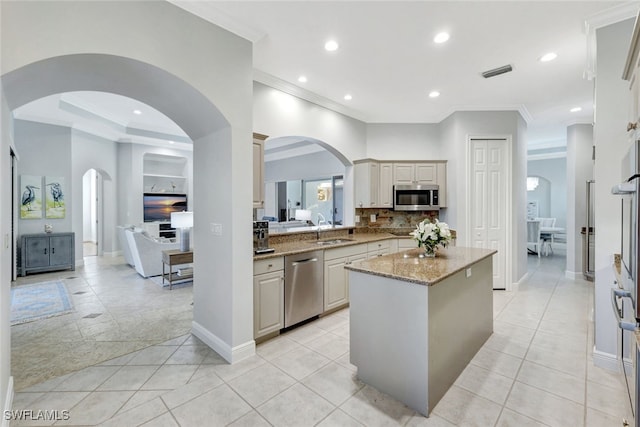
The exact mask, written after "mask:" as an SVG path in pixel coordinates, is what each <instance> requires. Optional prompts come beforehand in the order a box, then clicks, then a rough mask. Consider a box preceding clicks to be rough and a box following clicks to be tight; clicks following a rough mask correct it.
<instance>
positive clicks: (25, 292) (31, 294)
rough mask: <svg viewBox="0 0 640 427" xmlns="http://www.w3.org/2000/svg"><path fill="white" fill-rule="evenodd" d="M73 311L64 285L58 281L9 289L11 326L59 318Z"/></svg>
mask: <svg viewBox="0 0 640 427" xmlns="http://www.w3.org/2000/svg"><path fill="white" fill-rule="evenodd" d="M72 311H73V304H72V303H71V298H69V293H68V292H67V288H66V287H65V285H64V283H62V282H61V281H59V280H55V281H50V282H41V283H33V284H30V285H20V286H15V287H13V288H11V325H19V324H21V323H27V322H33V321H35V320H40V319H45V318H47V317H53V316H60V315H62V314H66V313H70V312H72Z"/></svg>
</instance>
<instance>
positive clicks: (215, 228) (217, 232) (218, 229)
mask: <svg viewBox="0 0 640 427" xmlns="http://www.w3.org/2000/svg"><path fill="white" fill-rule="evenodd" d="M211 233H213V235H214V236H222V224H216V223H214V222H212V223H211Z"/></svg>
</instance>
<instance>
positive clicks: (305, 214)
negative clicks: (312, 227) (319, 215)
mask: <svg viewBox="0 0 640 427" xmlns="http://www.w3.org/2000/svg"><path fill="white" fill-rule="evenodd" d="M296 220H298V221H309V220H311V211H310V210H308V209H296Z"/></svg>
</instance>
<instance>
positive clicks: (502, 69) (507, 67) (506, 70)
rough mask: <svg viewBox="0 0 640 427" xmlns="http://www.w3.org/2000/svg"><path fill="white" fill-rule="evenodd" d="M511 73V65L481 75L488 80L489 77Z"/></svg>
mask: <svg viewBox="0 0 640 427" xmlns="http://www.w3.org/2000/svg"><path fill="white" fill-rule="evenodd" d="M510 71H513V68H512V67H511V65H503V66H502V67H498V68H494V69H493V70H488V71H485V72H483V73H482V77H484V78H485V79H488V78H489V77H494V76H499V75H500V74H504V73H508V72H510Z"/></svg>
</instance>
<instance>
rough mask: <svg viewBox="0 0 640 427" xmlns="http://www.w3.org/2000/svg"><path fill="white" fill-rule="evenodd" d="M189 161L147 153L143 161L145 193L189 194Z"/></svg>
mask: <svg viewBox="0 0 640 427" xmlns="http://www.w3.org/2000/svg"><path fill="white" fill-rule="evenodd" d="M187 173H188V172H187V159H186V158H185V157H179V156H169V155H164V154H155V153H146V154H145V155H144V157H143V160H142V174H143V188H144V192H145V193H180V194H185V193H187V192H188V190H189V187H188V184H189V182H188V179H187Z"/></svg>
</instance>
